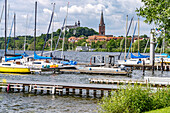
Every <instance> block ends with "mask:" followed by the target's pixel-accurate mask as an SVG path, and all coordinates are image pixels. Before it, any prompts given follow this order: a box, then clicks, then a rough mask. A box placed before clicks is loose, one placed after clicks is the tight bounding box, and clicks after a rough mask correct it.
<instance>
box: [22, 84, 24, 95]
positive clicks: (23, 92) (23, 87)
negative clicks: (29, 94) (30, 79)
mask: <svg viewBox="0 0 170 113" xmlns="http://www.w3.org/2000/svg"><path fill="white" fill-rule="evenodd" d="M22 92H23V93H24V92H25V85H24V84H23V85H22Z"/></svg>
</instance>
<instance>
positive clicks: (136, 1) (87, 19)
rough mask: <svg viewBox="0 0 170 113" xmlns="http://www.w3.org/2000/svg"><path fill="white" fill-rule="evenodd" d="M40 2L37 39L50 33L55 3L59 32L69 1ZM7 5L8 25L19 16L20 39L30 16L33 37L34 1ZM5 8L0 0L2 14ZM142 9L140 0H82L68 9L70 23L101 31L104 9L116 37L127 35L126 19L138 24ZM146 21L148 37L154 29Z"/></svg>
mask: <svg viewBox="0 0 170 113" xmlns="http://www.w3.org/2000/svg"><path fill="white" fill-rule="evenodd" d="M37 2H38V14H37V29H39V30H38V31H37V35H40V34H42V33H46V32H47V28H48V25H49V22H50V17H51V13H52V8H53V5H52V4H51V3H53V2H55V3H56V6H55V15H54V29H55V30H56V29H58V28H60V27H61V25H62V23H63V20H64V18H65V16H66V12H67V3H68V0H57V1H56V0H37ZM8 3H10V20H9V22H10V23H11V21H12V18H13V12H15V13H16V15H17V29H18V30H17V35H22V34H25V29H26V15H27V14H28V18H29V19H28V20H29V32H30V35H33V33H32V32H33V29H34V10H35V9H34V8H35V0H29V1H23V0H8ZM3 4H4V0H3V1H2V0H0V13H1V9H2V6H3ZM142 5H143V3H141V1H140V0H86V1H84V0H79V1H78V2H77V0H71V1H70V4H69V9H68V18H67V23H68V24H69V25H72V24H74V23H75V22H77V21H78V20H80V22H81V26H84V27H90V28H93V29H95V30H96V31H98V26H99V23H100V15H101V10H102V9H103V12H104V21H105V24H106V34H112V35H114V36H117V35H124V34H125V26H126V15H128V16H129V19H128V20H129V22H130V19H131V18H132V17H133V16H135V19H134V20H135V22H136V21H137V16H136V12H135V10H136V7H140V6H142ZM143 20H144V19H143V18H141V19H140V21H141V22H140V33H141V34H149V32H150V28H151V27H153V26H152V25H147V24H145V23H144V22H143ZM10 23H9V24H10ZM1 26H2V28H3V27H4V15H3V18H2V23H1ZM8 26H10V25H8ZM28 34H29V33H28Z"/></svg>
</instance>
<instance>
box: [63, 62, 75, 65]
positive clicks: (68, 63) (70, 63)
mask: <svg viewBox="0 0 170 113" xmlns="http://www.w3.org/2000/svg"><path fill="white" fill-rule="evenodd" d="M60 63H62V64H64V65H77V62H76V61H69V62H67V61H61V62H60Z"/></svg>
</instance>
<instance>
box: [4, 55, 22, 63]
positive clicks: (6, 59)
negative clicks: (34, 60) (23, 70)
mask: <svg viewBox="0 0 170 113" xmlns="http://www.w3.org/2000/svg"><path fill="white" fill-rule="evenodd" d="M17 59H22V56H17V57H10V58H7V57H6V56H5V62H7V61H10V60H17Z"/></svg>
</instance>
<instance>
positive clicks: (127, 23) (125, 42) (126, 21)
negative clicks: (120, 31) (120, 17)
mask: <svg viewBox="0 0 170 113" xmlns="http://www.w3.org/2000/svg"><path fill="white" fill-rule="evenodd" d="M127 27H128V15H127V16H126V36H125V57H124V59H126V42H127V41H126V40H127Z"/></svg>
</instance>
